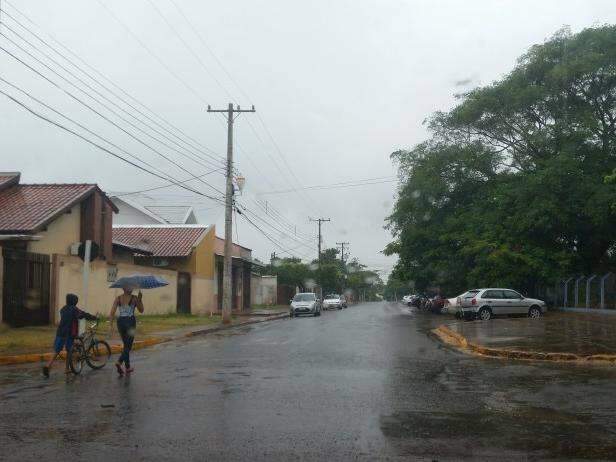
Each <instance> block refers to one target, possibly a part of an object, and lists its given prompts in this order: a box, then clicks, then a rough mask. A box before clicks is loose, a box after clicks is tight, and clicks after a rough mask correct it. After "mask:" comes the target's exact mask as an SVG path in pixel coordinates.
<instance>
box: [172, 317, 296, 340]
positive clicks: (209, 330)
mask: <svg viewBox="0 0 616 462" xmlns="http://www.w3.org/2000/svg"><path fill="white" fill-rule="evenodd" d="M288 317H289V313H284V314H277V315H274V316H269V317H267V318H265V319H251V320H250V321H243V322H239V323H237V324H230V325H228V326H216V327H208V328H205V329H201V330H194V331H192V332H188V333H187V334H184V337H195V336H197V335H206V334H211V333H212V332H219V331H221V330H228V329H233V328H236V327H243V326H248V325H250V324H259V323H261V322H267V321H275V320H277V319H285V318H288Z"/></svg>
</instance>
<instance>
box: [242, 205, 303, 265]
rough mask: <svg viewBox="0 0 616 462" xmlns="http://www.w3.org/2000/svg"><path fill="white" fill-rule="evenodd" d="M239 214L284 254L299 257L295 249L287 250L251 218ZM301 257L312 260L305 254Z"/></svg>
mask: <svg viewBox="0 0 616 462" xmlns="http://www.w3.org/2000/svg"><path fill="white" fill-rule="evenodd" d="M238 213H239V214H240V216H241V217H242V218H244V220H246V221H247V222H248V223H249V224H250V225H251V226H252V227H253V228H255V229H256V230H257V231H259V232H260V233H261V234H263V235H264V236H265V237H266V238H267V240H268V241H270V242H271V243H272V244H274V245H275V246H276V247H277V248H279V249H280V250H281V251H282V252H284V253H286V254H287V255H290V256H291V257H295V258H297V256H296V255H295V254H293V253H292V252H293V251H294V249H287V248H285V247H283V246H282V245H281V244H280V243H279V242H277V241H276V240H274V239H273V238H272V237H271V236H270V235H269V234H267V233H266V232H265V231H264V230H263V229H261V228H260V227H259V225H257V224H256V223H255V222H253V221H252V220H251V219H250V218H248V217H247V216H246V215H245V214H244V213H242V212H241V211H238ZM299 255H300V256H301V257H304V258H310V256H308V255H305V254H299Z"/></svg>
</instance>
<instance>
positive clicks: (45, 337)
mask: <svg viewBox="0 0 616 462" xmlns="http://www.w3.org/2000/svg"><path fill="white" fill-rule="evenodd" d="M218 323H220V315H214V316H212V317H210V316H196V315H192V314H166V315H147V316H138V317H137V335H136V337H137V340H139V339H143V338H147V337H153V336H156V334H159V333H165V332H169V331H172V330H174V329H181V328H183V327H191V326H194V327H200V326H209V325H214V324H218ZM108 334H109V324H108V323H107V321H106V320H105V319H104V318H103V319H102V320H101V322H100V324H99V327H98V336H99V337H100V338H106V337H107V336H108ZM55 335H56V326H35V327H20V328H11V327H9V326H7V325H6V324H1V323H0V355H17V354H24V353H45V352H47V351H51V350H52V346H53V341H54V338H55ZM112 338H113V339H114V340H117V339H118V334H117V332H116V329H115V328H114V335H113V337H112Z"/></svg>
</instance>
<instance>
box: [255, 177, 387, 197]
mask: <svg viewBox="0 0 616 462" xmlns="http://www.w3.org/2000/svg"><path fill="white" fill-rule="evenodd" d="M397 181H398V179H397V178H396V179H394V178H392V179H389V180H386V179H382V180H380V181H366V180H357V181H356V182H343V183H332V184H323V185H315V186H306V187H304V188H303V189H309V190H313V191H317V190H322V189H346V188H355V187H359V186H370V185H376V184H385V183H395V182H397ZM290 192H293V190H291V189H282V190H278V191H266V192H263V193H260V195H261V196H265V195H271V194H285V193H290Z"/></svg>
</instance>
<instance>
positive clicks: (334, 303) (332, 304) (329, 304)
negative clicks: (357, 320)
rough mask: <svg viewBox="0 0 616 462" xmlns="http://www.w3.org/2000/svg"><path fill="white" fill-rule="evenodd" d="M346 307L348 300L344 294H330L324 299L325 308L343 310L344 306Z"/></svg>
mask: <svg viewBox="0 0 616 462" xmlns="http://www.w3.org/2000/svg"><path fill="white" fill-rule="evenodd" d="M346 307H347V301H346V298H345V296H344V295H338V294H329V295H326V296H325V298H324V299H323V309H324V310H332V309H338V310H341V309H342V308H346Z"/></svg>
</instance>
